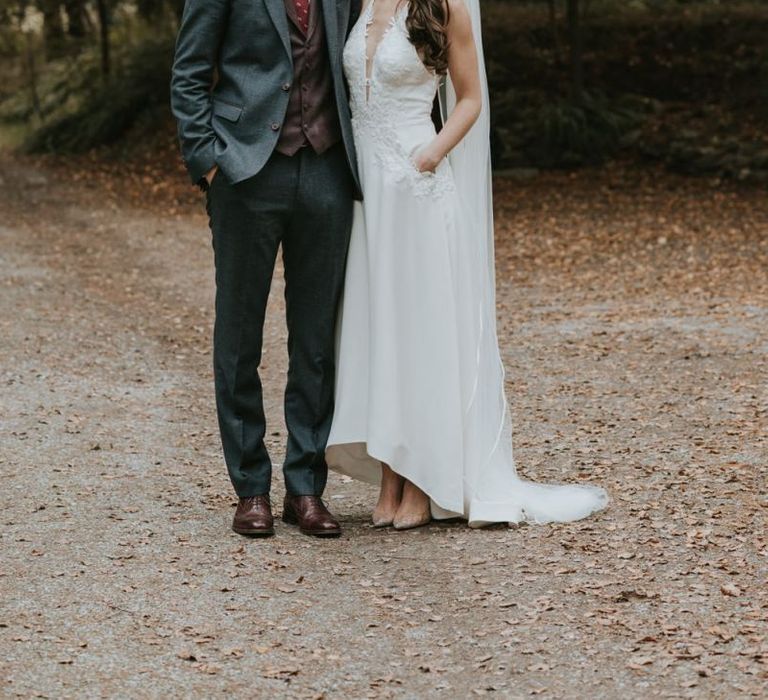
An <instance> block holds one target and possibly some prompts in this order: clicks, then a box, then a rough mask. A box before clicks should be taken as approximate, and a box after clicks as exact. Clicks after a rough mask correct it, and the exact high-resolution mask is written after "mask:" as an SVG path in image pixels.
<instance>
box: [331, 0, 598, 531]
mask: <svg viewBox="0 0 768 700" xmlns="http://www.w3.org/2000/svg"><path fill="white" fill-rule="evenodd" d="M474 1H475V2H476V0H474ZM374 2H375V0H371V1H370V2H369V3H368V6H367V8H366V9H365V10H364V11H363V14H362V16H361V17H360V19H359V21H358V22H357V24H356V25H355V27H354V28H353V30H352V32H351V34H350V36H349V40H348V42H347V44H346V47H345V50H344V69H345V73H346V76H347V80H348V82H349V86H350V91H351V95H350V100H351V108H352V123H353V128H354V135H355V144H356V147H357V153H358V158H359V168H360V177H361V181H362V188H363V195H364V201H363V202H358V203H356V204H355V214H354V224H353V229H352V237H351V241H350V248H349V257H348V262H347V274H346V285H345V291H344V298H343V302H342V309H341V316H340V320H339V340H338V364H337V380H336V409H335V413H334V419H333V425H332V428H331V434H330V438H329V442H328V450H327V453H326V458H327V461H328V464H329V466H330V467H331V468H332V469H334V470H336V471H339V472H342V473H344V474H347V475H349V476H352V477H354V478H357V479H362V480H364V481H368V482H370V483H374V484H378V483H379V482H380V479H381V463H382V462H384V463H386V464H388V465H390V466H391V467H392V469H393V470H394V471H396V472H397V473H399V474H401V475H403V476H405V477H406V478H407V479H409V480H410V481H411V482H413V483H414V484H416V485H417V486H419V488H421V489H422V490H423V491H424V492H426V493H427V494H428V495H429V497H430V499H431V507H432V514H433V516H434V517H435V518H450V517H463V518H465V519H466V520H468V522H469V524H470V525H472V526H481V525H486V524H488V523H493V522H514V523H517V522H521V521H529V522H552V521H561V522H562V521H571V520H577V519H579V518H582V517H585V516H587V515H589V514H590V513H593V512H595V511H597V510H599V509H601V508H603V507H604V506H605V505H606V503H607V501H608V498H607V495H606V493H605V491H604V490H602V489H600V488H597V487H590V486H570V485H543V484H536V483H532V482H528V481H524V480H522V479H520V478H519V477H518V475H517V473H516V470H515V464H514V460H513V456H512V441H511V429H510V423H509V416H508V411H507V402H506V398H505V395H504V372H503V368H502V365H501V361H500V356H499V350H498V344H497V339H496V319H495V296H494V291H493V285H494V280H493V274H492V272H489V267H490V269H491V270H492V268H493V249H492V245H490V244H489V243H488V241H487V240H486V231H485V230H483V229H484V228H486V227H487V226H490V230H491V231H492V218H491V219H490V223H489V221H488V220H487V218H486V215H485V208H486V202H484V201H483V202H480V203H479V204H480V205H482V206H481V207H479V206H477V205H478V202H477V201H476V200H477V197H475V198H474V199H468V197H467V191H466V190H467V188H469V189H471V188H472V187H473V185H472V184H471V183H469V184H467V185H466V186H465V185H463V184H462V180H461V173H459V172H458V169H456V172H454V170H455V168H454V167H453V166H452V163H451V162H450V160H444V161H443V162H442V163H441V164H440V166H439V167H438V168H437V170H436V172H435V173H434V174H432V173H426V174H425V173H420V172H418V170H417V169H416V168H415V166H414V165H413V162H412V159H411V156H412V154H413V152H414V151H415V150H416V149H417V148H418V147H420V146H423V145H424V144H426V143H428V142H429V141H430V140H431V139H433V138H434V136H435V127H434V125H433V122H432V119H431V112H432V106H433V101H434V98H435V95H436V94H437V90H438V86H439V79H438V77H437V76H436V75H435V74H434V73H432V72H430V71H428V70H427V69H426V67H425V66H424V64H423V63H422V61H421V59H420V58H419V55H418V53H417V51H416V49H415V48H414V46H413V45H412V44H411V43H410V41H409V39H408V32H407V29H406V26H405V20H406V14H407V5H403V6H402V8H401V10H400V11H398V12H397V14H396V16H395V17H393V19H392V20H391V22H390V26H389V28H388V29H387V31H386V32H385V33H384V34H383V36H382V37H381V39H380V41H379V42H378V45H377V46H376V47H373V46H370V47H369V46H368V43H369V38H368V27H369V26H370V24H371V22H372V18H373V3H374ZM470 2H472V0H470ZM468 4H469V3H468ZM473 19H474V22H475V25H476V26H475V28H477V22H478V15H477V12H475V13H474V17H473ZM476 36H477V40H478V43H479V36H478V35H477V32H476ZM369 50H370V52H371V60H370V61H368V59H367V56H366V54H367V52H368V51H369ZM479 51H480V52H481V51H482V47H481V46H480V49H479ZM480 56H481V57H482V54H481V53H480ZM483 82H485V80H484V74H483ZM475 129H476V131H475V132H474V133H475V136H477V134H478V133H480V136H481V139H480V143H481V144H484V147H485V149H486V151H487V150H488V136H487V123H486V124H485V126H483V125H482V124H481V125H480V126H479V127H478V126H476V127H475ZM477 129H480V130H482V129H486V131H485V134H482V133H481V132H478V131H477ZM475 141H476V142H477V139H475ZM473 148H474V144H473ZM457 151H460V149H457ZM458 162H462V161H460V160H459V161H458ZM474 175H475V176H478V175H479V177H480V178H481V179H482V178H483V177H486V176H487V174H486V173H479V174H477V173H475V174H474ZM488 208H490V207H488ZM478 212H479V213H478ZM478 218H480V220H478Z"/></svg>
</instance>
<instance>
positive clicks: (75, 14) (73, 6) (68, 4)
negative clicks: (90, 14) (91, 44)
mask: <svg viewBox="0 0 768 700" xmlns="http://www.w3.org/2000/svg"><path fill="white" fill-rule="evenodd" d="M64 11H65V12H66V13H67V20H68V23H67V24H68V26H67V31H68V33H69V36H71V37H72V38H73V39H82V38H83V37H85V35H86V34H87V28H88V24H87V17H86V11H85V0H64Z"/></svg>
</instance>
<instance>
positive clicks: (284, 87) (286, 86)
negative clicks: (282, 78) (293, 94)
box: [283, 83, 291, 92]
mask: <svg viewBox="0 0 768 700" xmlns="http://www.w3.org/2000/svg"><path fill="white" fill-rule="evenodd" d="M290 89H291V84H290V83H283V92H288V91H289V90H290Z"/></svg>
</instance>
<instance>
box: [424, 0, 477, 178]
mask: <svg viewBox="0 0 768 700" xmlns="http://www.w3.org/2000/svg"><path fill="white" fill-rule="evenodd" d="M447 2H448V6H449V8H450V19H449V21H448V71H449V73H450V74H451V80H452V81H453V87H454V89H455V91H456V107H455V108H454V109H453V111H452V112H451V113H450V115H449V116H448V119H447V120H446V122H445V124H444V125H443V128H442V129H441V131H440V133H439V134H438V135H437V136H436V137H435V139H434V140H433V141H432V142H431V143H430V144H429V145H427V146H425V147H424V148H422V149H421V150H420V151H418V152H417V153H416V154H415V156H414V163H415V164H416V167H417V168H418V169H419V170H420V171H421V172H426V171H428V170H429V171H431V170H434V169H435V168H436V167H437V166H438V165H439V164H440V161H441V160H442V159H443V158H445V156H447V155H448V154H449V153H450V152H451V150H452V149H453V148H454V147H455V146H456V145H457V144H458V143H459V142H460V141H461V140H462V139H463V138H464V137H465V136H466V135H467V132H468V131H469V130H470V129H471V128H472V125H473V124H474V123H475V122H476V121H477V118H478V116H480V110H481V108H482V91H481V87H480V74H479V70H478V66H477V48H476V47H475V40H474V36H473V34H472V19H471V18H470V16H469V12H468V10H467V8H466V6H465V5H464V2H463V0H447Z"/></svg>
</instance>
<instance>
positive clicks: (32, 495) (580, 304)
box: [0, 156, 768, 699]
mask: <svg viewBox="0 0 768 700" xmlns="http://www.w3.org/2000/svg"><path fill="white" fill-rule="evenodd" d="M0 179H1V181H0V212H2V217H1V218H0V236H1V239H2V248H0V276H1V285H2V298H1V300H0V303H2V307H1V308H0V312H1V313H0V338H2V340H1V341H0V362H1V365H0V370H1V371H2V384H3V390H2V404H1V405H2V416H1V420H2V424H1V425H0V440H1V445H2V451H1V453H0V478H1V479H2V482H0V486H1V491H0V493H1V494H2V515H1V517H2V531H1V532H0V548H1V549H2V558H1V560H0V679H1V681H2V690H0V694H1V695H2V696H4V697H50V698H69V697H71V698H81V697H130V698H154V697H164V696H170V697H217V696H224V695H231V696H234V697H243V698H245V697H255V698H261V697H264V698H266V697H288V698H329V699H331V698H366V697H375V698H390V697H391V698H424V697H437V696H441V697H447V698H465V697H472V696H474V695H495V696H497V697H503V698H525V697H529V696H540V697H544V698H547V697H551V698H622V699H623V698H655V697H660V698H687V697H692V698H740V697H760V696H762V697H765V695H766V693H768V669H767V668H766V663H767V662H768V622H767V618H768V588H767V587H766V579H767V578H768V576H767V575H766V574H767V573H768V538H767V535H766V522H767V520H768V491H767V490H766V467H767V464H766V461H767V459H768V454H767V453H768V449H767V447H768V436H767V433H768V415H767V413H766V408H767V404H768V390H767V388H766V380H767V379H768V364H767V362H766V352H767V351H768V200H767V199H766V196H765V192H761V191H758V190H754V189H740V190H736V189H730V188H729V187H728V186H726V185H724V184H722V183H717V182H711V181H708V180H684V179H677V178H672V177H670V176H663V175H660V174H659V173H655V172H650V173H628V172H625V171H624V170H622V169H621V168H619V167H613V168H607V169H605V170H602V171H599V172H583V173H581V174H577V175H568V174H552V175H542V176H539V177H537V178H534V179H533V180H527V179H523V180H516V179H509V180H505V181H499V183H498V193H497V202H498V204H499V212H498V237H499V249H498V285H499V320H500V337H501V341H502V344H503V348H504V357H505V361H506V364H507V368H508V390H509V395H510V398H511V402H512V409H513V414H514V415H513V418H514V424H515V440H516V450H517V459H518V465H519V469H520V472H521V473H522V474H523V475H524V476H526V477H529V478H534V479H537V480H549V481H574V482H577V481H583V482H589V483H595V484H601V485H603V486H605V487H606V488H607V489H608V490H609V492H610V494H611V498H612V502H611V505H610V507H609V509H608V510H607V511H605V512H604V513H601V514H599V515H597V516H596V517H593V518H591V519H588V520H584V521H582V522H579V523H575V524H569V525H552V526H536V527H533V526H525V527H519V528H506V527H503V526H498V527H494V528H489V529H486V530H481V531H470V530H468V529H467V528H465V527H464V526H463V525H461V524H460V523H452V524H439V525H434V526H430V527H428V528H425V529H422V530H418V531H413V532H405V533H395V532H392V531H380V530H373V529H372V528H371V527H370V526H369V524H368V516H369V512H370V510H371V508H372V506H373V503H374V499H375V494H374V492H373V490H372V489H371V488H370V487H367V486H364V485H360V484H357V483H353V482H351V481H350V480H348V479H344V478H339V477H338V476H331V479H330V481H329V486H328V489H327V492H326V497H327V499H328V501H329V503H330V506H331V508H332V510H333V511H334V512H335V513H336V514H337V515H338V516H339V517H340V519H341V521H342V524H343V527H344V535H343V537H342V538H340V539H338V540H334V541H319V540H314V539H310V538H307V537H304V536H302V535H300V534H299V533H298V532H297V531H296V530H295V529H292V528H289V527H287V526H285V525H283V524H282V523H279V524H278V532H277V536H276V537H274V538H272V539H269V540H249V539H244V538H242V537H239V536H237V535H235V534H234V533H232V532H231V531H230V530H229V525H230V519H231V515H232V510H233V504H234V498H233V494H232V491H231V487H230V485H229V482H228V480H227V477H226V471H225V468H224V465H223V462H222V458H221V455H220V447H219V442H218V434H217V432H216V421H215V413H214V403H213V388H212V377H211V368H210V365H211V355H210V339H211V324H212V300H213V276H212V252H211V248H210V235H209V232H208V230H207V222H206V219H205V217H204V215H203V208H202V202H200V201H198V198H197V197H196V195H195V194H194V193H193V192H192V190H188V194H187V195H186V199H184V198H182V199H181V200H178V201H177V200H176V199H174V197H173V196H171V195H170V194H168V192H166V190H165V187H164V185H162V183H152V182H151V181H149V182H147V183H146V187H145V189H144V191H143V192H142V191H140V192H139V194H138V196H135V195H130V196H129V194H128V193H127V192H124V191H123V190H122V188H121V183H120V181H119V180H117V181H115V180H110V179H108V178H106V177H96V175H95V174H94V177H93V178H92V179H89V178H88V177H87V176H86V177H82V176H80V175H78V176H77V177H74V176H72V177H70V176H69V174H68V172H67V170H66V169H62V168H60V167H53V166H43V165H41V164H39V163H37V162H33V161H28V160H19V159H12V158H10V157H7V156H6V157H3V158H2V159H1V160H0ZM179 187H180V188H182V187H186V186H185V185H183V184H180V185H179ZM266 337H267V348H266V355H265V361H264V367H263V376H264V379H265V386H266V392H267V400H268V415H269V417H270V420H271V425H270V430H269V435H270V437H269V441H270V445H271V448H272V452H273V458H274V460H275V462H276V463H279V462H280V459H281V456H282V445H283V441H284V438H285V433H284V426H283V423H282V417H281V411H282V409H281V406H282V397H281V387H282V381H283V373H284V370H285V357H284V354H285V352H284V342H285V332H284V328H283V322H282V305H281V282H280V281H279V280H277V281H276V282H275V284H274V289H273V297H272V301H271V308H270V313H269V319H268V331H267V334H266ZM279 476H280V472H279V469H277V470H276V480H275V483H274V490H273V498H274V500H275V502H276V503H280V502H281V499H282V493H283V488H282V484H281V482H280V479H279Z"/></svg>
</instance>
